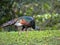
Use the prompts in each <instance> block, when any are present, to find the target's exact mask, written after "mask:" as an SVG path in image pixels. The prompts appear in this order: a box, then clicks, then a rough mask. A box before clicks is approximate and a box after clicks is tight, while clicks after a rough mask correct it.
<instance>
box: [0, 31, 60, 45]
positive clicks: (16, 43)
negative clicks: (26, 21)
mask: <svg viewBox="0 0 60 45" xmlns="http://www.w3.org/2000/svg"><path fill="white" fill-rule="evenodd" d="M0 45H60V30H44V31H28V32H22V33H21V34H20V35H18V32H0Z"/></svg>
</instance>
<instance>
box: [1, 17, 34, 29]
mask: <svg viewBox="0 0 60 45" xmlns="http://www.w3.org/2000/svg"><path fill="white" fill-rule="evenodd" d="M9 25H15V26H16V27H22V29H21V30H27V29H28V28H29V27H32V28H33V29H35V19H34V18H33V17H31V16H21V17H19V18H15V19H12V20H10V21H8V22H6V23H4V24H3V25H2V26H1V27H5V26H9Z"/></svg>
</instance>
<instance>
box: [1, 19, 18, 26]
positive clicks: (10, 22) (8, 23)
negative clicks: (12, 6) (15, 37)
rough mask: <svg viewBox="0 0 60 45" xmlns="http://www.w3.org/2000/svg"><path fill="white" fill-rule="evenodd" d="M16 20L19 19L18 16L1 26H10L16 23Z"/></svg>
mask: <svg viewBox="0 0 60 45" xmlns="http://www.w3.org/2000/svg"><path fill="white" fill-rule="evenodd" d="M16 21H17V18H15V19H12V20H10V21H8V22H6V23H4V24H2V26H1V27H5V26H8V25H12V24H14V23H15V22H16Z"/></svg>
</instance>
